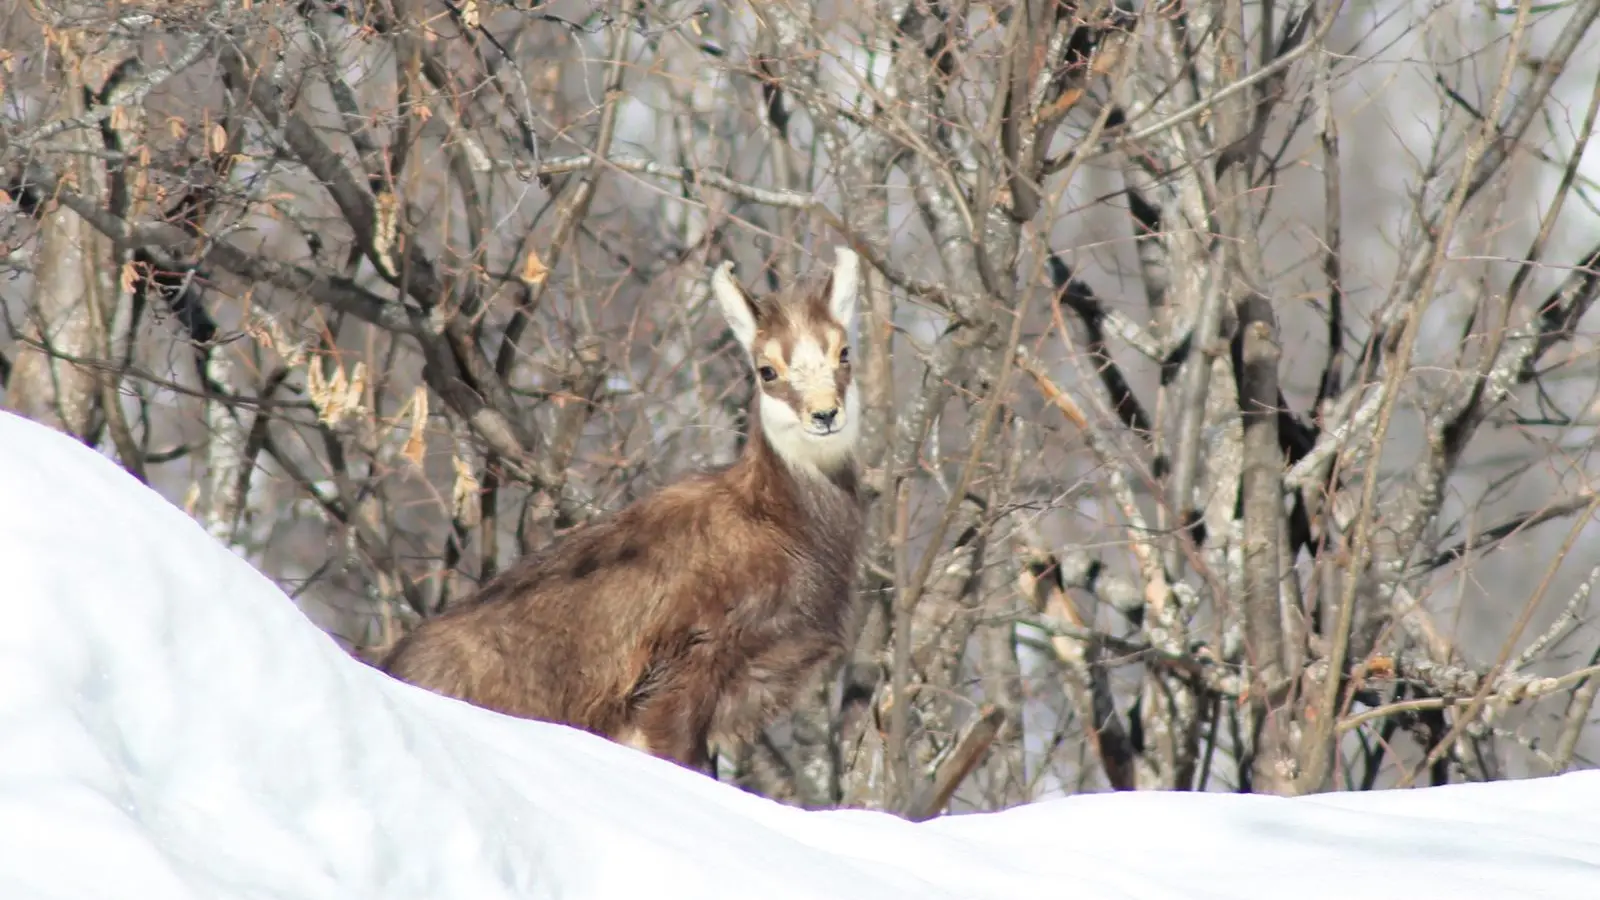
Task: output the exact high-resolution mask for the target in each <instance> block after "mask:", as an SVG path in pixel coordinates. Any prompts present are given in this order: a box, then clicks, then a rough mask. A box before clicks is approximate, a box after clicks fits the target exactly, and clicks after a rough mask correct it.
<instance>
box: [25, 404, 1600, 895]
mask: <svg viewBox="0 0 1600 900" xmlns="http://www.w3.org/2000/svg"><path fill="white" fill-rule="evenodd" d="M0 571H3V572H4V580H3V581H0V898H5V900H33V898H63V900H66V898H70V900H98V898H117V900H122V898H138V900H168V898H172V900H177V898H208V900H210V898H252V900H265V898H296V900H310V898H319V900H320V898H329V900H332V898H339V900H356V898H435V900H438V898H464V900H465V898H470V900H480V898H481V900H491V898H499V897H525V898H557V897H559V898H612V897H636V896H640V895H642V894H648V895H649V896H651V897H658V898H677V897H683V898H691V897H692V898H720V897H730V898H731V897H751V898H873V900H886V898H901V897H904V898H991V897H992V898H1002V897H1004V898H1015V897H1024V896H1068V897H1072V898H1075V900H1099V898H1107V900H1109V898H1229V900H1242V898H1257V897H1259V898H1277V897H1283V896H1293V897H1295V898H1297V900H1310V898H1323V897H1327V898H1334V897H1338V898H1345V897H1350V896H1354V895H1357V894H1358V893H1360V894H1365V893H1368V892H1370V891H1374V890H1377V891H1381V892H1382V893H1383V894H1385V895H1389V896H1403V897H1407V898H1411V900H1416V898H1432V897H1438V898H1445V897H1449V898H1452V900H1455V898H1539V897H1549V898H1586V897H1600V773H1593V772H1585V773H1578V774H1573V775H1568V776H1565V777H1562V778H1555V779H1544V780H1539V781H1529V782H1521V783H1503V784H1495V785H1476V786H1458V787H1450V788H1442V789H1430V790H1414V791H1408V792H1395V793H1387V794H1364V795H1337V796H1324V797H1318V798H1311V799H1299V800H1281V799H1275V798H1266V797H1243V796H1232V795H1180V794H1141V795H1127V794H1124V795H1098V796H1080V797H1073V798H1069V799H1065V800H1057V801H1051V802H1046V803H1039V804H1035V805H1032V806H1028V807H1022V808H1018V809H1014V810H1010V811H1007V812H1004V813H998V814H993V815H985V816H959V817H950V818H945V819H941V820H937V821H934V822H930V823H926V824H922V825H912V824H909V823H905V822H902V821H899V820H897V819H894V818H891V817H889V816H885V815H881V814H875V813H864V812H804V811H800V810H795V809H790V808H786V807H783V806H780V805H778V804H774V803H771V802H768V801H765V800H762V799H760V798H757V797H753V796H750V795H747V794H744V793H742V792H740V791H738V790H736V789H733V788H731V787H726V786H723V785H719V784H716V783H714V782H712V781H710V780H709V779H706V778H703V777H701V776H698V775H695V774H692V773H689V772H686V771H683V770H680V769H678V768H677V767H675V766H672V765H670V764H667V763H664V762H661V761H658V760H654V759H651V758H648V757H646V756H644V755H642V754H639V753H636V752H634V751H632V750H628V749H625V748H623V747H619V746H616V745H613V744H610V743H608V742H606V741H603V740H600V739H598V738H595V737H592V736H589V735H586V734H583V733H581V732H577V731H574V730H572V729H567V728H563V727H559V726H555V725H549V724H543V723H537V722H524V721H518V720H514V719H509V718H505V717H502V716H497V715H494V714H491V713H488V712H484V711H482V710H477V709H474V708H471V707H468V706H466V705H463V704H460V703H456V702H454V701H450V700H446V699H444V698H441V697H436V696H433V695H431V694H427V693H424V692H422V691H419V690H416V689H413V688H411V687H409V686H407V685H402V684H399V683H397V682H393V681H391V680H389V679H387V678H386V677H385V676H383V675H382V674H380V673H378V672H376V671H374V670H372V669H369V668H367V667H365V666H363V665H361V664H360V663H357V662H355V661H354V660H352V659H350V658H349V657H347V656H346V655H345V654H344V653H343V652H342V651H341V650H340V649H339V648H338V647H337V646H336V645H335V644H334V642H333V641H332V640H331V639H330V638H328V637H327V636H326V635H324V634H323V633H321V632H320V631H318V630H317V629H316V627H315V626H313V625H312V624H311V623H310V622H309V621H308V620H307V619H306V618H305V617H304V616H303V615H301V613H300V612H299V611H298V610H297V609H296V607H295V606H294V604H293V603H292V602H291V601H290V600H289V599H288V598H287V597H285V596H284V595H283V594H282V593H281V592H280V591H279V590H278V589H277V588H276V587H274V586H273V584H272V583H270V582H269V581H268V580H267V579H265V578H264V577H262V576H261V575H260V574H259V573H257V572H256V571H255V570H254V569H252V568H251V567H250V566H249V565H248V564H247V563H245V562H244V561H242V560H240V559H238V558H237V557H235V556H234V555H233V554H231V553H229V552H228V551H227V550H226V549H225V548H223V547H222V546H220V545H218V544H216V543H215V542H214V541H212V540H211V539H210V538H209V537H207V536H206V535H205V534H204V533H203V532H202V531H201V529H200V527H199V526H198V525H196V524H195V523H194V522H192V521H191V520H190V519H189V518H188V517H187V516H185V515H184V514H183V512H182V511H180V510H179V509H177V508H175V507H173V506H172V505H170V504H169V503H167V502H166V501H165V500H164V499H162V498H161V497H159V496H158V495H156V494H155V493H153V492H151V491H150V490H148V489H146V488H145V487H143V486H142V485H139V484H138V483H137V482H135V481H134V480H133V479H132V478H130V477H128V476H127V475H125V474H124V473H123V472H122V471H121V470H120V469H118V468H117V467H116V466H115V465H114V464H113V463H111V462H109V461H107V460H106V459H104V458H102V457H100V456H98V455H97V454H95V453H94V452H93V451H92V450H89V449H87V448H85V447H83V446H81V445H79V444H78V443H76V442H74V441H72V440H71V439H69V438H67V437H65V436H62V435H59V434H57V433H55V432H53V431H49V430H47V429H45V428H43V427H40V426H37V425H34V424H32V423H30V422H27V421H24V420H22V419H19V418H16V417H14V416H11V415H9V414H5V413H0Z"/></svg>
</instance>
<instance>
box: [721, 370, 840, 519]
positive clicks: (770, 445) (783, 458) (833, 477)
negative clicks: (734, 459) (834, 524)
mask: <svg viewBox="0 0 1600 900" xmlns="http://www.w3.org/2000/svg"><path fill="white" fill-rule="evenodd" d="M761 403H762V399H761V391H760V389H759V388H758V389H757V390H756V392H755V396H753V397H752V398H751V400H750V406H749V410H748V412H747V414H746V416H745V419H746V423H747V424H746V429H747V431H746V434H747V435H748V437H747V439H746V441H745V445H744V452H743V454H741V456H740V459H739V462H738V465H739V466H741V467H743V468H745V469H747V470H748V471H750V472H752V473H756V472H767V473H770V474H774V475H781V476H786V480H792V481H793V482H794V483H795V484H796V485H797V486H804V485H806V484H826V485H831V486H832V487H834V488H836V489H837V490H839V491H842V492H844V493H845V494H846V495H848V496H849V497H851V498H852V499H853V498H855V497H856V496H857V494H858V492H859V486H860V478H859V472H858V470H857V459H856V454H857V446H858V443H859V438H858V436H857V433H856V430H855V429H856V425H855V423H854V421H852V422H851V423H850V425H849V428H850V431H849V433H848V434H842V435H840V436H839V440H840V441H841V446H840V447H839V448H838V449H837V450H836V451H834V452H830V453H827V454H821V455H815V456H811V457H810V458H805V457H804V456H802V454H799V453H794V452H792V451H791V452H789V453H786V452H784V448H782V447H781V446H780V445H779V444H780V442H774V441H773V440H772V436H771V434H770V433H769V430H768V429H767V427H766V425H765V423H763V422H762V419H761ZM851 413H852V414H854V413H855V410H851ZM802 493H803V491H802Z"/></svg>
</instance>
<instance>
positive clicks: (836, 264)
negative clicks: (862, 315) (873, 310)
mask: <svg viewBox="0 0 1600 900" xmlns="http://www.w3.org/2000/svg"><path fill="white" fill-rule="evenodd" d="M829 281H831V282H832V289H831V290H830V291H829V293H828V311H829V312H831V313H833V317H834V318H835V319H838V320H839V324H841V325H845V326H847V327H848V326H849V325H850V321H851V320H852V319H853V318H855V314H856V296H857V295H858V294H860V292H861V259H860V257H858V256H856V252H855V251H854V250H851V249H850V248H849V247H846V246H844V245H843V244H840V245H838V246H836V247H834V248H833V277H832V278H830V279H829Z"/></svg>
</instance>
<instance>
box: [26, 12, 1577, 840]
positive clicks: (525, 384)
mask: <svg viewBox="0 0 1600 900" xmlns="http://www.w3.org/2000/svg"><path fill="white" fill-rule="evenodd" d="M1597 15H1600V0H1562V2H1557V3H1540V4H1533V3H1531V2H1528V0H1522V2H1520V3H1518V4H1517V5H1515V6H1505V7H1501V6H1496V5H1494V4H1492V3H1491V4H1488V5H1471V6H1463V5H1461V4H1454V3H1445V2H1432V3H1423V4H1411V5H1388V6H1378V7H1374V6H1371V5H1356V4H1350V3H1346V2H1343V0H1306V2H1293V3H1288V4H1280V3H1277V2H1274V0H1257V2H1252V3H1248V4H1247V3H1244V2H1242V0H1214V2H1188V3H1185V2H1179V0H1171V2H1146V3H1140V4H1134V3H1122V2H1113V0H1084V2H1070V0H1008V2H996V3H967V2H933V0H885V2H876V3H870V4H849V3H803V2H799V0H753V2H751V3H749V4H736V5H714V6H706V5H703V4H699V3H690V2H678V0H668V2H659V3H650V4H634V3H622V2H580V0H564V2H544V3H537V2H536V3H502V2H487V0H444V2H438V3H435V2H392V0H380V2H343V0H306V2H301V3H296V4H289V3H282V2H277V0H265V2H262V0H258V2H255V3H251V4H244V3H237V2H229V0H182V2H178V3H162V4H141V3H123V4H109V3H106V4H102V3H95V2H93V0H76V2H74V3H70V4H59V3H52V4H44V3H35V2H32V0H29V2H28V3H27V4H24V5H21V6H14V7H12V8H11V9H10V10H9V16H8V18H7V19H6V20H5V25H4V31H3V32H0V87H3V91H4V100H5V105H4V112H3V115H4V119H3V122H0V173H3V174H4V178H5V182H4V186H5V190H6V193H7V197H8V199H7V201H6V202H7V204H8V208H9V209H11V210H15V211H16V213H17V214H16V215H15V216H10V217H8V221H7V223H6V224H5V225H3V226H0V228H3V230H0V234H3V235H4V238H3V239H4V241H5V251H6V252H5V254H4V261H5V262H4V264H5V265H6V266H7V267H8V275H9V277H8V279H7V280H6V281H4V282H0V285H3V286H0V291H3V292H4V293H3V309H4V312H5V314H6V324H7V329H8V336H7V338H6V340H7V341H8V343H5V344H4V345H0V375H4V377H5V378H6V381H7V383H6V389H5V394H4V395H3V396H4V398H5V399H4V402H5V403H6V405H7V406H9V407H11V408H13V409H16V410H19V411H21V412H23V413H24V414H26V415H30V416H34V417H37V418H40V419H42V420H45V421H49V422H51V423H52V424H54V425H56V426H57V427H61V428H63V429H65V430H68V431H70V432H72V433H73V434H75V435H77V436H79V437H80V438H81V439H82V440H84V441H86V442H88V443H91V444H93V445H95V446H100V447H103V448H105V451H106V452H107V453H109V454H113V455H114V456H115V457H116V458H117V459H118V460H119V462H121V463H122V465H124V466H125V467H126V468H127V469H128V470H129V471H130V472H133V473H134V474H135V475H138V476H139V477H141V478H144V479H146V480H148V481H149V483H151V484H152V485H153V486H155V487H156V488H157V489H159V490H162V491H164V492H166V493H167V494H168V495H169V496H171V497H172V498H173V499H174V500H175V501H177V502H180V503H184V504H185V505H186V506H187V508H189V509H191V510H192V511H193V513H194V514H195V515H196V516H197V518H200V519H201V520H202V521H203V522H205V523H206V525H207V527H208V528H209V529H210V530H211V532H212V534H214V535H215V536H217V537H218V538H219V539H221V540H223V541H225V542H227V543H229V544H230V545H231V546H233V547H234V548H235V549H236V550H237V552H239V553H241V554H242V555H245V556H246V557H248V558H249V559H251V561H252V562H254V563H256V564H257V565H259V566H260V567H262V569H263V570H264V571H266V572H268V573H269V574H270V575H271V576H272V577H274V578H276V579H278V580H279V581H280V582H281V583H282V584H283V585H285V587H286V588H287V589H289V590H290V592H291V593H292V594H293V595H294V596H296V597H297V598H299V600H300V601H301V602H302V603H303V604H304V607H305V609H306V610H307V612H308V614H310V615H312V616H313V617H314V618H315V619H316V620H317V621H318V622H319V623H321V624H322V625H323V626H324V627H326V628H328V629H329V630H330V631H331V632H333V633H335V634H337V635H340V636H341V637H342V638H343V639H344V640H345V641H346V643H347V644H348V645H349V646H350V647H351V648H352V650H353V651H354V652H356V653H358V654H361V655H368V656H370V655H371V654H373V653H376V652H378V651H379V650H381V649H382V648H384V647H387V646H389V645H391V644H392V643H393V642H394V641H395V640H397V639H398V637H399V636H400V635H401V634H402V633H404V632H405V631H406V630H408V629H409V628H411V627H413V626H414V625H415V624H416V623H417V622H419V621H421V620H423V619H426V618H429V617H431V616H433V615H435V614H437V613H438V612H440V611H441V610H443V609H444V608H446V607H448V606H449V605H450V604H451V603H453V602H455V601H456V600H458V599H460V598H461V597H463V596H464V595H466V594H468V593H470V592H471V591H472V589H473V588H474V586H475V585H476V584H478V583H481V582H482V581H483V580H484V579H486V578H487V577H489V576H490V575H492V574H493V573H495V572H496V571H499V570H501V569H502V568H504V567H505V566H506V565H507V564H508V563H509V561H510V560H512V559H513V558H515V557H516V556H517V555H518V554H520V553H522V552H525V551H526V550H528V549H531V548H535V547H538V546H541V545H543V544H544V543H545V542H547V541H548V540H549V539H551V538H552V537H553V536H554V535H557V534H559V533H562V532H563V531H564V530H566V529H568V528H570V527H571V526H573V525H575V524H577V523H579V522H582V521H585V520H587V519H588V518H590V517H592V516H594V515H596V514H599V513H603V512H605V511H607V510H611V509H615V508H617V507H620V506H621V505H623V504H624V503H626V502H627V501H629V500H630V499H632V498H634V497H636V496H638V495H639V494H640V493H642V492H644V491H647V490H649V489H651V488H652V487H653V486H655V485H658V484H660V483H662V482H663V481H664V480H666V479H668V478H670V477H673V476H675V475H677V474H679V473H682V472H685V471H688V470H690V469H693V468H697V467H701V466H705V465H709V464H713V463H719V462H724V461H727V460H729V459H732V458H733V456H734V455H735V454H736V453H737V452H738V448H739V445H740V442H741V440H742V437H741V435H742V433H743V429H742V424H743V416H744V414H745V410H746V408H747V406H748V400H749V397H750V390H751V385H750V384H749V383H748V381H747V374H746V372H745V371H744V369H743V368H742V366H741V363H740V360H739V358H738V356H737V349H736V347H735V346H734V343H733V341H732V339H731V336H730V335H728V334H726V333H725V330H724V329H723V327H722V325H721V323H720V321H719V320H718V319H717V317H716V316H715V314H712V315H711V316H710V317H709V318H708V317H707V312H708V307H709V304H708V284H707V276H708V275H709V272H710V271H711V269H712V268H713V267H715V266H716V265H718V264H719V263H720V262H722V261H723V260H727V259H733V260H736V261H737V262H738V263H739V264H740V272H741V273H742V274H743V275H744V276H745V277H746V278H749V279H751V280H757V281H764V282H765V284H766V287H768V288H771V287H775V286H779V285H783V284H785V283H788V282H792V281H794V280H796V279H798V278H801V277H803V274H804V273H805V272H808V271H811V270H812V269H813V268H814V264H815V257H817V256H823V257H825V256H826V254H827V251H826V250H825V249H823V248H824V247H825V245H828V244H832V243H834V242H837V241H844V242H847V243H848V244H849V245H850V246H851V247H853V248H854V249H855V250H856V251H857V253H859V254H860V256H861V257H862V258H863V260H864V261H865V262H866V263H867V269H868V270H869V271H867V272H866V273H865V274H866V279H865V293H864V296H863V302H862V326H861V328H860V333H859V334H858V335H857V336H856V341H857V345H858V346H857V354H858V355H857V359H858V377H859V378H860V379H861V384H862V386H863V389H864V395H863V396H864V398H865V400H866V403H865V412H866V416H867V428H866V432H865V442H866V445H865V462H866V463H867V473H866V479H865V480H866V489H867V492H868V495H869V498H870V503H871V507H870V510H869V513H868V519H867V521H868V523H869V524H868V532H869V534H868V538H867V546H866V547H865V550H864V553H863V555H862V564H861V566H860V568H859V571H857V572H856V573H855V578H856V585H857V591H858V594H859V599H860V615H859V616H858V621H857V622H856V627H855V629H854V631H855V633H858V634H859V637H858V638H857V639H856V641H855V645H854V649H853V651H852V652H851V653H850V654H849V656H848V658H847V659H845V660H843V661H842V662H841V663H840V664H839V665H838V666H837V667H836V668H835V669H834V670H831V671H829V672H827V673H826V677H825V678H823V679H821V680H819V681H818V682H817V683H816V684H814V685H813V686H812V687H811V688H809V689H808V690H807V691H806V693H805V697H806V699H805V700H804V702H802V703H800V704H799V705H798V706H797V707H796V708H795V709H794V711H793V713H792V715H790V716H789V717H788V718H787V720H786V721H784V722H782V723H780V724H779V725H777V726H774V727H772V728H769V729H768V730H767V731H766V733H765V734H764V735H763V736H762V737H761V739H760V740H758V741H756V742H755V743H754V744H752V745H751V746H749V747H746V748H743V749H742V750H740V751H739V752H735V753H731V754H730V755H729V757H728V758H726V759H723V760H721V767H720V777H723V778H725V779H728V780H731V781H735V782H737V783H739V784H742V785H744V786H746V787H747V788H749V789H751V790H756V791H760V792H762V793H765V794H767V795H769V796H773V797H776V798H779V799H782V800H785V801H786V802H792V803H797V804H802V805H808V806H836V805H849V806H863V807H874V808H884V809H891V810H895V811H898V812H901V813H904V814H906V815H908V816H911V817H914V818H925V817H927V816H931V815H935V814H938V813H939V812H940V811H942V810H947V809H948V810H966V809H992V808H998V807H1002V806H1006V805H1010V804H1015V803H1018V802H1023V801H1026V800H1029V799H1033V798H1037V797H1040V796H1044V795H1048V794H1051V793H1057V792H1061V791H1081V790H1096V789H1103V788H1109V789H1117V790H1127V789H1141V788H1173V789H1186V790H1218V789H1229V790H1255V791H1268V792H1275V793H1300V792H1308V791H1319V790H1329V789H1371V788H1377V787H1386V786H1392V785H1405V784H1412V783H1416V782H1418V781H1419V780H1425V781H1428V782H1434V783H1437V782H1442V781H1447V780H1459V779H1492V778H1503V777H1515V776H1518V775H1525V774H1537V773H1543V772H1551V771H1559V770H1562V769H1565V768H1568V767H1570V766H1573V765H1578V764H1583V763H1585V762H1586V756H1585V748H1586V747H1591V746H1592V742H1593V740H1594V733H1593V729H1592V728H1591V727H1590V723H1591V718H1592V712H1593V704H1594V697H1595V692H1596V682H1595V681H1594V680H1593V677H1594V676H1595V675H1596V674H1600V668H1597V667H1600V650H1596V649H1595V648H1596V647H1597V646H1600V633H1597V631H1596V629H1595V628H1594V627H1593V625H1592V623H1591V622H1590V620H1589V617H1588V608H1587V604H1588V597H1589V587H1590V586H1591V585H1592V584H1593V582H1594V580H1595V577H1596V575H1597V574H1600V570H1593V569H1592V567H1593V565H1594V561H1593V560H1592V559H1591V558H1590V557H1591V556H1592V553H1585V552H1584V550H1585V549H1587V548H1589V547H1591V546H1592V544H1590V543H1589V542H1590V541H1592V540H1593V537H1592V532H1590V531H1588V530H1587V529H1588V528H1589V526H1590V524H1591V522H1592V521H1593V520H1594V517H1595V512H1596V510H1597V508H1600V494H1597V493H1596V491H1595V489H1594V484H1593V480H1592V476H1591V471H1592V470H1593V468H1594V463H1593V462H1592V461H1591V459H1590V452H1591V449H1592V447H1593V446H1594V438H1593V436H1592V435H1593V431H1594V428H1593V422H1594V415H1595V414H1594V412H1593V408H1594V406H1595V402H1594V397H1595V394H1596V389H1597V387H1600V369H1597V367H1596V366H1595V365H1594V363H1593V359H1592V357H1593V354H1592V352H1591V344H1592V339H1591V337H1590V335H1589V332H1588V331H1586V330H1585V329H1584V327H1583V325H1584V322H1585V321H1586V316H1587V314H1588V312H1589V309H1590V306H1591V305H1592V303H1593V301H1594V299H1595V296H1596V293H1597V291H1600V245H1596V244H1595V242H1594V238H1593V235H1594V233H1595V229H1594V223H1595V222H1596V221H1597V217H1600V209H1597V208H1596V206H1595V203H1594V194H1595V192H1596V185H1595V183H1594V180H1593V178H1594V177H1596V176H1595V174H1594V173H1593V172H1592V171H1586V170H1585V169H1584V167H1583V165H1582V160H1583V157H1584V153H1585V149H1586V148H1587V146H1588V141H1589V138H1590V135H1591V134H1592V132H1593V130H1594V124H1595V121H1594V120H1595V114H1596V109H1597V104H1600V64H1597V63H1596V62H1595V61H1593V60H1592V59H1590V58H1589V57H1590V56H1592V54H1584V53H1582V52H1580V50H1579V48H1581V47H1583V46H1584V45H1585V41H1586V40H1591V39H1592V38H1591V37H1590V36H1591V35H1592V34H1594V29H1593V25H1594V21H1595V18H1596V16H1597ZM1591 156H1592V154H1591ZM819 251H820V252H819ZM752 273H759V274H758V275H752ZM1563 524H1565V525H1568V526H1570V528H1569V530H1567V531H1565V532H1563V531H1562V526H1563Z"/></svg>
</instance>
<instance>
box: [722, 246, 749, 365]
mask: <svg viewBox="0 0 1600 900" xmlns="http://www.w3.org/2000/svg"><path fill="white" fill-rule="evenodd" d="M711 293H713V294H715V295H716V297H717V305H718V306H721V307H722V318H724V319H726V320H727V321H728V327H729V328H731V329H733V336H734V337H736V338H738V339H739V343H740V344H741V345H743V346H744V348H745V349H746V350H749V349H750V346H751V345H752V344H754V343H755V340H756V305H755V304H754V303H752V302H751V301H750V295H749V294H746V293H745V292H744V288H742V287H740V286H739V282H737V281H734V280H733V262H732V261H731V260H730V261H727V262H724V263H723V264H722V265H720V266H717V268H716V271H714V272H712V273H711Z"/></svg>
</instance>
